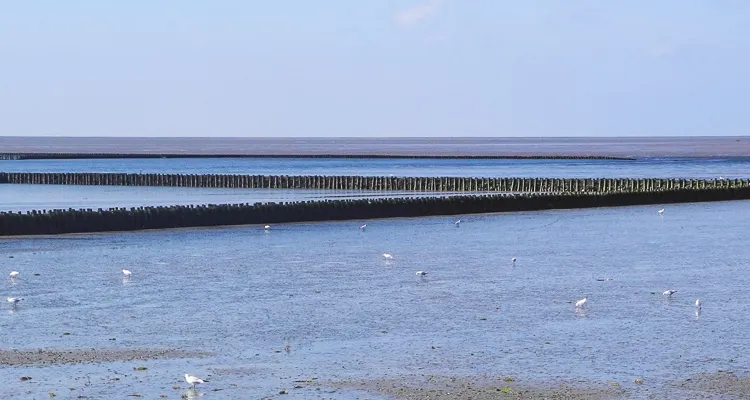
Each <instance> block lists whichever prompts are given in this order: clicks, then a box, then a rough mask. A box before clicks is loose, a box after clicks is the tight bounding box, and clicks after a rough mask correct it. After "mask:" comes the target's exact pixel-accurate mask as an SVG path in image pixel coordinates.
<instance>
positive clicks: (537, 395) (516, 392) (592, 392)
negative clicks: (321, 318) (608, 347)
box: [320, 376, 627, 400]
mask: <svg viewBox="0 0 750 400" xmlns="http://www.w3.org/2000/svg"><path fill="white" fill-rule="evenodd" d="M320 384H321V385H325V386H331V387H334V388H337V389H347V390H356V391H362V392H368V393H373V394H377V395H380V396H384V397H388V398H393V399H408V400H459V399H473V400H491V399H530V400H535V399H551V400H552V399H554V400H561V399H582V400H608V399H620V398H626V397H627V392H626V391H625V390H624V389H622V388H620V386H619V385H618V384H591V383H585V382H575V383H563V384H551V383H550V384H535V383H524V382H519V381H518V380H516V379H515V378H512V377H469V378H457V377H438V376H410V377H402V378H400V379H383V380H371V381H366V380H358V381H343V382H331V383H325V382H321V383H320Z"/></svg>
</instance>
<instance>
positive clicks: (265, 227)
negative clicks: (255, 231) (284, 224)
mask: <svg viewBox="0 0 750 400" xmlns="http://www.w3.org/2000/svg"><path fill="white" fill-rule="evenodd" d="M269 229H271V225H264V226H263V230H265V231H267V230H269Z"/></svg>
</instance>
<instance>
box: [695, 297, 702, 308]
mask: <svg viewBox="0 0 750 400" xmlns="http://www.w3.org/2000/svg"><path fill="white" fill-rule="evenodd" d="M695 308H697V309H699V310H700V309H701V308H702V307H701V299H697V300H695Z"/></svg>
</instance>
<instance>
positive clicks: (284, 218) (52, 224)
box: [0, 187, 750, 236]
mask: <svg viewBox="0 0 750 400" xmlns="http://www.w3.org/2000/svg"><path fill="white" fill-rule="evenodd" d="M746 199H750V188H748V187H744V188H724V189H719V188H714V189H697V190H690V189H679V190H665V191H657V192H620V193H566V194H523V195H497V194H494V195H473V196H445V197H432V198H430V197H425V198H397V199H372V200H368V199H365V200H328V201H307V202H291V203H263V204H261V203H256V204H253V205H251V204H234V205H232V204H224V205H200V206H171V207H138V208H130V209H125V208H111V209H107V210H102V209H99V210H91V209H89V210H73V209H69V210H53V211H30V212H26V213H20V212H19V213H10V212H3V213H0V235H1V236H12V235H38V234H62V233H82V232H106V231H133V230H142V229H165V228H182V227H204V226H221V225H244V224H267V223H285V222H307V221H332V220H366V219H372V218H392V217H421V216H430V215H456V214H458V215H462V214H475V213H490V212H511V211H535V210H547V209H570V208H590V207H615V206H631V205H646V204H666V203H685V202H706V201H722V200H746Z"/></svg>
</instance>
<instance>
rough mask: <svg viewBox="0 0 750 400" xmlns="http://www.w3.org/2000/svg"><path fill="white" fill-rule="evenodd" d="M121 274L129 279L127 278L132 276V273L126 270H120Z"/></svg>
mask: <svg viewBox="0 0 750 400" xmlns="http://www.w3.org/2000/svg"><path fill="white" fill-rule="evenodd" d="M122 274H123V275H125V276H126V277H128V278H129V277H130V276H131V275H133V273H132V272H130V271H128V270H127V269H124V270H122Z"/></svg>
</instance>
